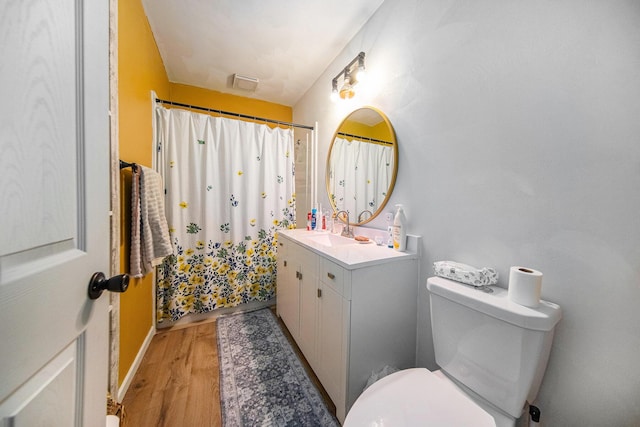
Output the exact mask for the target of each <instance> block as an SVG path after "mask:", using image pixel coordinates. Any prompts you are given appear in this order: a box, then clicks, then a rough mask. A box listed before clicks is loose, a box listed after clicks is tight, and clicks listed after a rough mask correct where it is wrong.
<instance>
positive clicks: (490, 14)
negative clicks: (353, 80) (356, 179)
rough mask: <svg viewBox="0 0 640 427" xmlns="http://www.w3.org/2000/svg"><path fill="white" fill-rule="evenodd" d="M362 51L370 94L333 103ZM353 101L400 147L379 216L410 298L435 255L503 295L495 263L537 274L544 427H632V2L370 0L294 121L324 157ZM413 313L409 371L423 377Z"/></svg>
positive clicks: (635, 12) (636, 163)
mask: <svg viewBox="0 0 640 427" xmlns="http://www.w3.org/2000/svg"><path fill="white" fill-rule="evenodd" d="M327 31H330V29H327ZM310 48H312V47H310ZM361 50H362V51H364V52H365V53H366V55H367V60H366V63H367V69H368V72H369V75H370V76H371V77H372V78H375V80H376V84H371V85H369V86H368V87H367V88H361V90H360V93H359V94H358V96H357V99H354V101H353V102H351V103H345V102H344V101H343V102H342V103H339V104H334V103H331V101H329V92H330V89H331V79H332V78H333V77H334V76H335V75H336V74H337V73H338V72H339V71H340V69H341V68H343V67H344V66H345V65H346V64H347V63H348V62H349V61H350V60H351V59H352V58H353V57H355V56H356V55H357V53H358V52H359V51H361ZM365 89H366V91H365ZM360 105H373V106H376V107H379V108H381V109H382V110H384V111H385V112H386V113H387V114H388V116H389V118H390V120H391V122H392V123H393V125H394V127H395V131H396V134H397V137H398V141H399V144H400V145H399V148H400V160H399V169H400V170H399V174H398V179H397V183H396V187H395V190H394V193H393V195H392V197H391V200H390V205H389V206H393V204H395V203H403V204H404V205H405V210H406V212H407V217H408V229H409V232H410V233H413V234H419V235H422V236H423V238H424V248H423V249H424V256H423V258H422V264H421V270H422V276H423V277H422V279H421V283H420V284H419V285H420V286H421V300H420V301H419V303H420V304H426V301H428V297H427V296H426V294H425V292H424V289H423V284H424V280H425V279H426V277H428V276H429V275H431V274H432V267H431V265H432V263H433V261H437V260H445V259H449V260H456V261H459V262H464V263H467V264H472V265H475V266H479V267H480V266H491V267H496V268H497V269H498V270H499V273H500V275H501V279H500V286H503V287H506V286H507V280H508V269H509V267H510V266H511V265H524V266H529V267H532V268H535V269H537V270H540V271H542V272H543V273H544V280H543V298H544V299H547V300H549V301H553V302H556V303H558V304H560V305H561V306H562V308H563V310H564V318H563V320H562V321H561V323H560V324H559V326H558V329H557V332H556V338H555V342H554V346H553V349H552V352H551V358H550V362H549V367H548V369H547V373H546V376H545V380H544V382H543V385H542V388H541V391H540V394H539V396H538V400H537V402H536V403H537V404H538V406H539V407H540V408H541V410H542V421H543V424H544V425H547V426H604V425H610V426H631V425H636V426H637V425H639V424H640V404H639V403H640V2H639V1H637V0H629V1H617V0H608V1H596V0H594V1H586V0H582V1H579V0H565V1H542V0H538V1H524V0H523V1H513V0H504V1H499V0H495V1H489V0H487V1H438V0H428V1H426V0H423V1H420V0H386V1H385V2H384V3H383V5H382V6H381V8H380V10H378V12H377V13H376V15H374V17H373V18H372V19H371V20H370V21H369V22H368V24H367V25H366V26H365V27H364V28H363V30H362V31H360V33H359V34H358V35H357V36H356V37H355V38H354V39H353V40H352V41H351V42H350V44H349V45H348V46H347V47H346V48H345V50H344V51H343V52H342V54H340V55H339V56H338V58H336V60H335V61H334V62H333V63H332V64H331V66H330V67H329V68H328V69H327V70H326V71H325V73H324V74H323V76H322V77H321V78H320V79H319V80H318V81H317V82H316V83H315V85H314V86H313V88H312V89H311V90H310V91H309V92H308V93H307V94H306V95H305V96H304V97H303V98H302V99H301V100H300V101H299V102H298V103H297V105H295V106H294V121H295V122H297V123H313V122H314V121H316V120H317V121H318V122H319V143H320V149H319V158H320V159H324V158H326V153H327V149H328V146H329V143H330V139H331V137H332V135H333V131H334V130H335V128H336V127H337V125H338V124H339V122H340V120H341V119H342V118H343V117H344V116H345V115H346V114H347V113H348V112H349V111H351V110H353V109H354V108H356V107H358V106H360ZM324 170H325V167H324V163H323V162H321V164H320V167H319V173H320V174H321V175H320V179H319V183H323V182H324ZM323 188H324V187H323V186H319V190H320V193H321V194H320V196H321V197H320V198H319V201H320V202H322V204H323V205H327V203H328V200H327V196H326V192H323V191H322V190H323ZM390 209H391V208H390ZM384 225H385V223H384V220H383V219H381V218H379V219H377V220H376V221H374V222H373V226H374V227H377V228H384ZM428 316H429V313H428V311H427V310H425V309H422V308H421V318H420V319H419V324H420V326H419V327H420V328H421V331H420V332H419V340H420V342H419V348H418V364H419V365H421V366H426V367H429V368H432V369H433V368H435V364H434V359H433V348H432V344H431V336H430V334H429V333H428V329H429V319H428Z"/></svg>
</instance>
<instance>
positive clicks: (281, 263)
mask: <svg viewBox="0 0 640 427" xmlns="http://www.w3.org/2000/svg"><path fill="white" fill-rule="evenodd" d="M297 246H298V245H296V244H295V243H291V242H289V241H288V240H286V239H284V238H281V239H280V241H279V242H278V261H277V265H278V276H277V281H276V286H277V288H276V297H277V311H278V316H280V318H281V319H282V321H283V322H284V324H285V325H286V326H287V329H289V332H290V333H291V335H292V336H293V338H294V339H295V340H296V341H298V339H299V336H300V314H299V313H300V312H299V307H300V284H299V280H298V276H299V273H298V265H297V261H296V259H295V252H296V250H297V249H298V248H297Z"/></svg>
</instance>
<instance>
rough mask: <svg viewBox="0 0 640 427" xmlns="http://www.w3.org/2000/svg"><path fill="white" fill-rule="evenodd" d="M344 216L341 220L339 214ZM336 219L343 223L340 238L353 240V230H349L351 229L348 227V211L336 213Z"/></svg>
mask: <svg viewBox="0 0 640 427" xmlns="http://www.w3.org/2000/svg"><path fill="white" fill-rule="evenodd" d="M343 213H344V215H345V218H346V220H345V219H342V218H341V217H340V215H341V214H343ZM336 217H337V218H338V219H339V220H340V221H342V222H344V227H343V228H342V233H340V235H341V236H344V237H349V238H353V230H352V229H351V227H349V211H338V213H337V214H336Z"/></svg>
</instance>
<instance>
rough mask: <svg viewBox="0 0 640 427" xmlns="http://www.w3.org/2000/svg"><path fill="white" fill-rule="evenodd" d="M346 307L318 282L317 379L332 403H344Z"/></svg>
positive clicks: (332, 291)
mask: <svg viewBox="0 0 640 427" xmlns="http://www.w3.org/2000/svg"><path fill="white" fill-rule="evenodd" d="M348 304H349V302H348V301H346V300H344V299H343V298H342V296H341V295H340V294H338V293H337V292H336V291H334V290H333V289H332V288H331V287H330V286H328V285H326V284H325V283H323V282H322V281H320V282H319V293H318V363H317V365H318V371H317V372H316V373H317V374H318V377H319V379H320V382H321V383H322V385H323V386H324V388H325V390H326V391H327V393H329V396H330V397H331V399H332V400H333V401H334V402H336V403H337V402H342V401H343V400H344V394H345V387H346V384H344V380H343V378H344V377H343V373H344V372H345V370H346V366H345V364H346V353H345V352H346V348H345V346H344V334H345V333H346V332H345V326H344V320H345V318H344V316H345V307H346V306H347V305H348Z"/></svg>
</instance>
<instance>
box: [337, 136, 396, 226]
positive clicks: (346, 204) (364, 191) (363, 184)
mask: <svg viewBox="0 0 640 427" xmlns="http://www.w3.org/2000/svg"><path fill="white" fill-rule="evenodd" d="M331 153H332V155H331V157H330V163H329V173H330V178H331V179H330V180H329V182H330V188H329V197H330V198H331V199H332V201H333V203H334V205H335V206H337V207H338V209H339V210H346V211H348V212H349V213H350V220H351V221H352V222H356V220H357V219H358V216H359V215H361V214H362V213H363V212H365V211H369V212H371V213H373V212H375V211H376V210H378V207H379V206H380V204H381V203H382V201H383V200H384V199H385V198H386V196H387V190H388V188H389V184H390V182H391V179H392V177H393V154H394V152H393V147H391V146H386V145H381V144H377V143H375V142H368V141H360V140H357V139H346V138H341V137H336V138H335V140H334V141H333V146H332V147H331ZM368 217H369V216H366V217H363V219H365V218H368Z"/></svg>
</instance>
